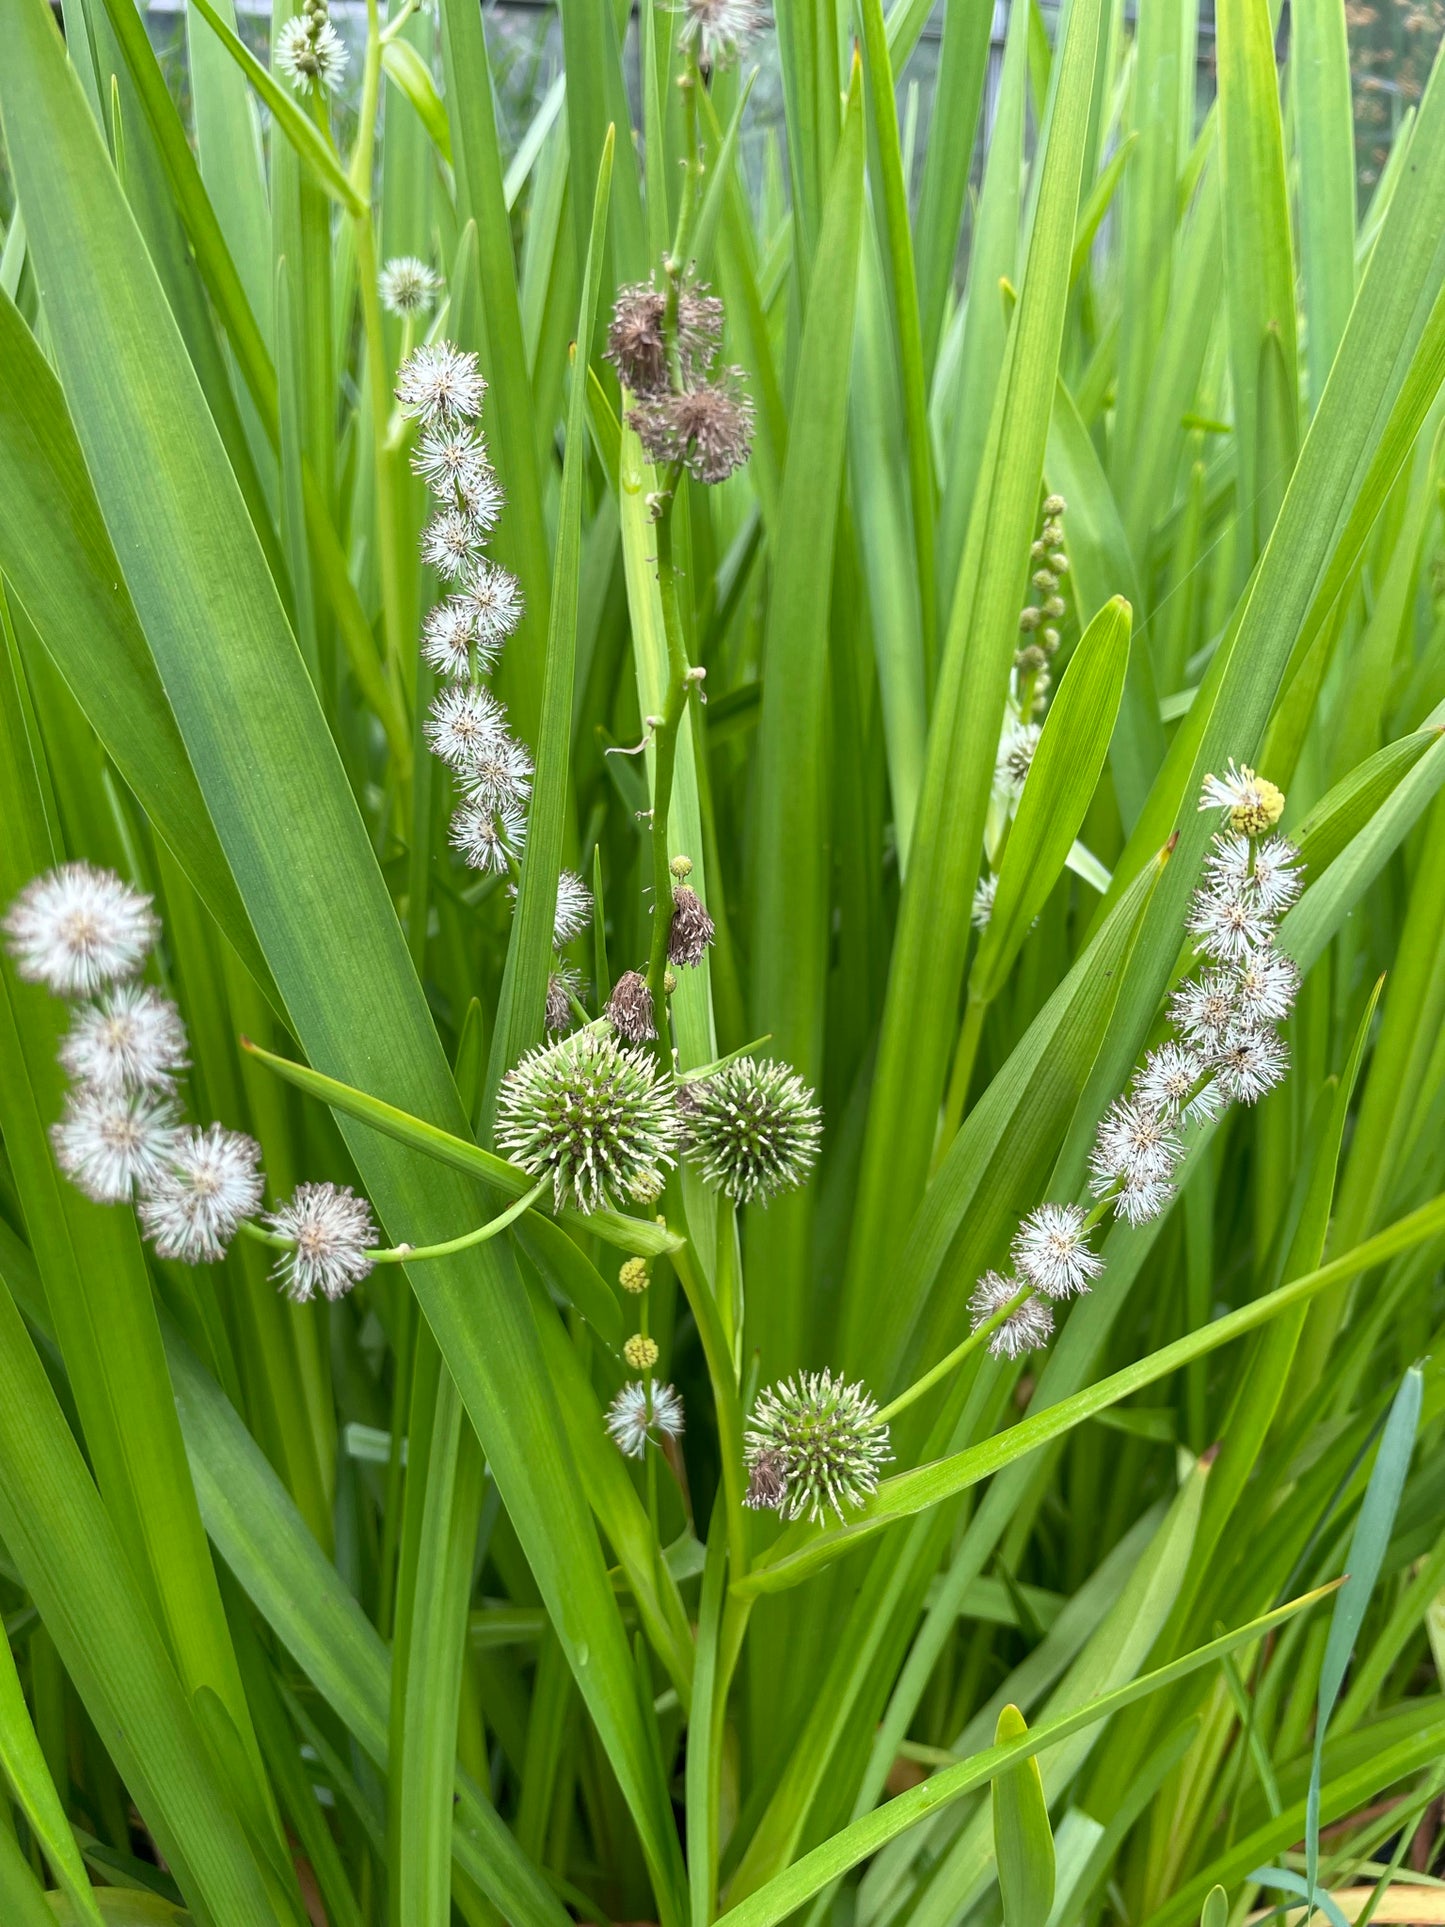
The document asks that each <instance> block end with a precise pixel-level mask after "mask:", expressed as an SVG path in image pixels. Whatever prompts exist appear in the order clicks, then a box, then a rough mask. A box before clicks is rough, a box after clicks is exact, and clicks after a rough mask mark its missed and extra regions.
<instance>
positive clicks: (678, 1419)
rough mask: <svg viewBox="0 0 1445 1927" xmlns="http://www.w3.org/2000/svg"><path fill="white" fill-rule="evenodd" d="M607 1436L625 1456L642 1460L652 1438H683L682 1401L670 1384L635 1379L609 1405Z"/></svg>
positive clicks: (659, 1439)
mask: <svg viewBox="0 0 1445 1927" xmlns="http://www.w3.org/2000/svg"><path fill="white" fill-rule="evenodd" d="M607 1436H608V1437H609V1438H610V1439H611V1440H612V1443H613V1444H614V1445H615V1446H616V1447H617V1449H618V1451H619V1452H621V1453H622V1455H623V1456H624V1457H625V1458H629V1459H640V1458H641V1457H642V1455H643V1453H644V1452H645V1451H646V1450H647V1442H648V1440H649V1439H654V1440H657V1441H659V1442H660V1441H661V1440H662V1439H680V1438H681V1437H682V1400H681V1399H680V1398H679V1397H678V1395H677V1392H676V1391H675V1390H674V1389H673V1387H672V1386H671V1385H663V1384H660V1383H659V1382H657V1381H656V1380H654V1381H653V1383H652V1384H650V1385H649V1384H647V1383H645V1382H639V1381H637V1380H633V1381H632V1382H631V1383H629V1384H627V1385H624V1386H623V1388H622V1390H621V1391H620V1392H619V1393H618V1394H617V1396H616V1398H614V1399H613V1401H612V1403H611V1405H609V1406H608V1408H607Z"/></svg>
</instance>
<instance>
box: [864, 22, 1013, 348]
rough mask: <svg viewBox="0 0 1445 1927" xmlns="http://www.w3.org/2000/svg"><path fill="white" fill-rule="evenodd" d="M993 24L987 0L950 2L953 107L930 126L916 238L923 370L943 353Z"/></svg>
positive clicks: (942, 84)
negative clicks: (940, 347) (941, 344)
mask: <svg viewBox="0 0 1445 1927" xmlns="http://www.w3.org/2000/svg"><path fill="white" fill-rule="evenodd" d="M901 11H902V9H901V8H895V9H894V12H893V14H892V15H890V17H889V23H888V25H889V53H890V55H891V57H892V59H893V63H894V70H895V71H901V68H902V65H903V63H904V61H905V60H906V58H907V50H906V49H904V48H902V47H898V48H895V46H894V44H893V41H894V31H893V22H894V20H895V19H896V18H897V17H898V14H899V13H900V12H901ZM992 26H993V8H992V7H991V6H990V5H989V3H988V0H948V4H947V6H946V7H945V9H944V15H943V39H942V43H941V44H940V47H939V51H938V99H939V100H945V101H947V102H948V112H947V113H946V114H941V115H940V116H939V117H938V119H937V120H936V121H935V122H934V124H933V126H932V127H931V128H930V130H929V141H928V151H927V153H926V154H925V155H924V159H923V185H922V187H921V188H920V190H919V199H918V226H917V233H916V240H915V248H916V252H917V255H918V309H919V328H920V332H921V334H922V337H923V361H924V370H925V373H926V374H927V375H929V376H931V375H932V372H933V365H934V362H935V361H936V359H937V356H938V339H939V335H940V333H941V331H942V328H943V317H944V312H945V310H946V308H947V305H948V295H949V290H950V288H951V287H952V285H953V270H954V263H955V260H956V258H957V255H958V229H959V222H960V220H961V218H962V215H963V206H964V200H965V197H966V195H967V193H968V170H969V163H970V161H971V160H972V158H973V142H974V131H975V128H976V126H977V122H978V110H979V106H980V103H981V102H982V99H983V83H984V77H985V75H986V73H987V71H988V47H989V31H990V29H991V27H992Z"/></svg>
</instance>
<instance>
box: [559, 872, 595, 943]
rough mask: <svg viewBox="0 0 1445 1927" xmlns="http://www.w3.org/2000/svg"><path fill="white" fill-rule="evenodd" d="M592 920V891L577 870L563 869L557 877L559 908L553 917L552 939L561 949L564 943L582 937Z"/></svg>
mask: <svg viewBox="0 0 1445 1927" xmlns="http://www.w3.org/2000/svg"><path fill="white" fill-rule="evenodd" d="M591 921H592V892H591V891H590V890H589V889H588V888H587V885H586V884H585V883H584V882H583V881H582V879H581V877H579V876H578V874H577V872H576V871H575V870H563V871H562V872H561V873H560V875H559V876H558V878H557V909H556V913H555V915H554V916H553V919H552V941H553V943H554V944H555V945H556V946H557V948H558V949H559V950H560V949H561V948H562V946H563V944H564V943H571V941H572V939H573V938H574V937H580V936H581V934H582V932H583V931H584V930H585V929H586V928H587V926H588V924H589V923H591Z"/></svg>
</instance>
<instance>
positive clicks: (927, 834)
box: [840, 0, 1099, 1364]
mask: <svg viewBox="0 0 1445 1927" xmlns="http://www.w3.org/2000/svg"><path fill="white" fill-rule="evenodd" d="M1098 17H1099V4H1098V0H1077V4H1075V5H1074V6H1073V7H1072V8H1071V10H1070V14H1069V22H1068V28H1067V32H1066V36H1065V40H1064V45H1063V48H1062V50H1061V53H1060V56H1059V59H1060V72H1061V75H1062V78H1061V80H1060V84H1059V90H1058V95H1057V99H1056V102H1055V111H1054V115H1053V120H1052V125H1051V129H1050V134H1049V140H1048V145H1047V148H1046V149H1045V152H1044V155H1043V158H1042V188H1041V192H1040V198H1039V209H1038V218H1037V220H1036V221H1035V224H1034V231H1033V236H1032V240H1031V243H1030V248H1029V256H1028V266H1027V268H1026V270H1025V273H1024V277H1023V286H1022V290H1021V293H1020V299H1019V306H1018V310H1017V312H1016V314H1015V317H1014V323H1013V331H1012V336H1011V342H1010V348H1009V352H1008V356H1007V360H1006V374H1005V377H1004V381H1003V384H1002V386H1001V389H1000V392H999V396H998V401H997V405H996V411H995V426H994V428H993V430H992V433H991V446H992V450H993V454H992V456H991V457H990V458H986V460H985V466H984V477H983V480H982V482H981V485H980V488H979V492H978V496H977V508H976V512H975V513H974V515H973V516H972V517H971V518H970V524H969V537H968V542H967V545H966V548H965V553H964V559H963V564H962V567H961V570H960V577H959V584H958V589H957V592H956V594H955V595H954V596H953V599H952V614H951V617H950V621H949V626H948V633H947V640H946V642H945V644H944V650H943V658H942V666H941V670H940V676H939V686H938V694H937V698H936V701H935V705H934V711H933V721H932V726H931V729H930V733H929V745H928V761H927V765H926V768H925V774H924V780H923V788H922V790H921V792H920V796H919V810H918V823H919V828H918V832H917V834H916V835H915V838H914V844H913V853H912V859H911V867H910V872H909V877H908V882H907V884H906V886H905V888H904V892H903V900H902V904H901V906H900V910H899V923H898V934H897V937H896V939H895V942H894V948H893V960H892V965H891V968H890V971H889V977H888V991H887V998H886V1002H885V1006H884V1015H883V1026H882V1032H881V1035H880V1038H879V1044H878V1057H877V1068H876V1071H875V1074H874V1081H873V1087H872V1092H871V1099H870V1103H869V1110H868V1125H867V1133H866V1138H865V1143H864V1150H863V1160H862V1165H861V1169H860V1171H859V1177H858V1191H857V1205H856V1209H855V1215H854V1230H853V1236H852V1240H851V1244H850V1248H849V1254H848V1272H847V1281H846V1284H845V1288H844V1298H843V1305H842V1334H841V1337H842V1342H841V1346H840V1350H841V1352H842V1355H843V1358H844V1360H845V1362H851V1363H853V1364H860V1363H862V1361H863V1360H864V1359H865V1358H866V1357H867V1356H868V1354H869V1352H870V1350H871V1334H870V1331H869V1327H870V1324H871V1322H872V1315H873V1312H874V1308H875V1307H876V1304H877V1292H876V1281H877V1279H878V1278H879V1277H881V1276H882V1275H883V1274H884V1272H885V1270H886V1269H887V1267H888V1263H889V1259H888V1255H887V1254H888V1252H889V1249H890V1248H891V1247H892V1246H893V1245H894V1243H895V1240H896V1235H897V1234H896V1225H897V1221H898V1217H899V1214H900V1212H901V1213H903V1214H905V1215H906V1214H907V1213H908V1212H910V1211H911V1210H912V1208H913V1206H914V1204H915V1203H916V1201H917V1199H918V1196H919V1193H920V1192H921V1190H922V1188H923V1184H924V1181H925V1178H926V1176H927V1171H928V1163H929V1159H930V1156H931V1153H932V1149H933V1133H934V1128H935V1124H936V1119H937V1113H938V1101H939V1097H940V1094H941V1092H942V1088H943V1081H944V1073H945V1054H944V1052H942V1051H941V1050H940V1049H939V1040H940V1039H942V1038H944V1037H946V1036H947V1035H948V1034H949V1031H950V1028H951V1026H950V1017H951V1014H952V1012H953V1011H954V1009H955V1007H956V1004H957V998H958V992H959V986H960V981H961V978H962V974H963V965H964V957H965V953H966V948H967V942H968V932H969V908H970V904H971V902H972V898H973V887H974V883H975V881H976V880H977V876H978V864H979V852H980V847H981V840H982V835H983V824H984V815H985V810H986V807H987V802H988V793H989V790H990V788H991V786H992V778H993V763H994V754H995V751H996V749H997V744H998V734H999V729H1000V727H1001V724H1002V716H1003V700H1004V690H1005V686H1006V683H1007V679H1008V673H1009V667H1010V664H1011V661H1012V657H1013V651H1014V647H1015V643H1016V637H1017V632H1018V612H1019V609H1020V607H1021V606H1022V595H1023V588H1024V581H1025V576H1026V572H1027V566H1028V551H1029V542H1030V540H1031V538H1032V532H1033V528H1034V525H1035V517H1036V515H1037V512H1038V492H1039V484H1040V479H1041V477H1042V474H1043V466H1044V444H1045V440H1046V437H1047V433H1048V421H1049V416H1050V414H1051V412H1052V409H1053V398H1054V382H1055V377H1056V374H1057V368H1058V356H1059V345H1060V341H1061V338H1062V332H1063V321H1064V309H1065V306H1066V302H1067V297H1068V268H1069V243H1070V239H1071V237H1072V234H1073V230H1074V220H1075V216H1076V214H1077V210H1078V198H1079V179H1080V169H1081V167H1082V161H1083V145H1084V139H1085V135H1086V132H1087V121H1088V106H1089V96H1090V94H1091V92H1092V86H1093V71H1094V61H1095V55H1096V51H1097V41H1098V32H1097V28H1098Z"/></svg>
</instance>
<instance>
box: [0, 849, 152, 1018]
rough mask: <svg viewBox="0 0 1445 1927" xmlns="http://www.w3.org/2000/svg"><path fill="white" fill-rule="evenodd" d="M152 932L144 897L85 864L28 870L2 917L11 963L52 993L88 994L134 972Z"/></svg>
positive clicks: (146, 951) (149, 944)
mask: <svg viewBox="0 0 1445 1927" xmlns="http://www.w3.org/2000/svg"><path fill="white" fill-rule="evenodd" d="M158 932H159V925H158V924H157V922H156V919H155V915H154V912H153V911H152V909H151V900H150V898H149V897H147V896H143V895H142V894H141V892H140V891H139V890H132V889H131V887H130V885H129V884H128V883H122V882H121V880H120V878H119V877H118V876H116V875H114V873H113V872H111V871H110V870H98V869H96V868H95V866H94V865H93V864H90V863H62V864H61V865H60V867H59V868H58V869H55V870H47V871H46V872H45V873H44V875H43V876H38V877H35V878H34V879H33V880H32V881H31V882H30V883H27V884H26V886H25V888H24V889H23V890H22V891H21V892H20V894H19V896H18V897H16V899H15V901H14V903H12V904H11V906H10V909H9V911H8V912H7V913H6V917H5V933H6V936H7V937H8V938H9V945H10V954H11V955H12V956H13V957H14V959H15V968H16V969H17V970H18V971H19V973H20V975H21V976H22V977H25V978H28V979H29V981H30V982H31V983H39V984H46V985H48V986H49V988H50V989H51V990H53V991H54V992H55V994H56V996H57V997H88V996H90V995H91V994H92V993H93V992H94V991H97V990H100V989H101V988H102V987H103V986H104V985H106V984H110V983H115V982H117V981H119V980H121V979H124V978H126V977H134V976H135V975H136V973H137V971H139V970H140V968H141V967H142V965H143V964H144V963H145V960H146V957H147V955H148V954H149V952H150V950H151V947H152V945H153V944H154V943H155V940H156V937H157V934H158Z"/></svg>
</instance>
